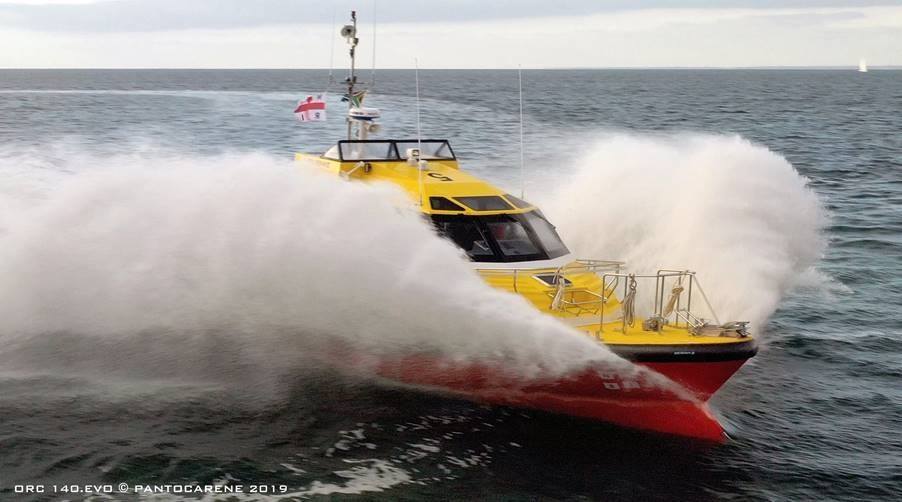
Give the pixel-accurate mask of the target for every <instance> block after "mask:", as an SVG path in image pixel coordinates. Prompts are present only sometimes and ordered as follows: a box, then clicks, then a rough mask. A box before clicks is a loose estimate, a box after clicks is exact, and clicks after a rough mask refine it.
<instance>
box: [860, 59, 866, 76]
mask: <svg viewBox="0 0 902 502" xmlns="http://www.w3.org/2000/svg"><path fill="white" fill-rule="evenodd" d="M858 72H859V73H867V72H868V62H867V61H866V60H865V59H864V58H861V59H859V60H858Z"/></svg>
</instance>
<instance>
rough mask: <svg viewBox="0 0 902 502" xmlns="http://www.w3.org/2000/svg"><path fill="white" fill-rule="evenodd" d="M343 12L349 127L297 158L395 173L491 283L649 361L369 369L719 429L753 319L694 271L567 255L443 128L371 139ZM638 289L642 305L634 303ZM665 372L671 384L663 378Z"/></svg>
mask: <svg viewBox="0 0 902 502" xmlns="http://www.w3.org/2000/svg"><path fill="white" fill-rule="evenodd" d="M351 19H352V23H353V24H351V25H348V26H345V27H344V28H343V29H342V35H344V36H345V37H346V38H348V42H349V44H350V45H351V50H350V54H351V58H352V62H351V65H350V68H351V69H350V71H349V75H348V77H347V79H346V80H345V81H344V85H345V86H346V92H347V94H346V97H347V98H348V99H347V100H348V106H349V108H348V114H347V118H346V120H347V125H348V137H347V139H342V140H339V141H337V143H336V144H335V145H334V146H332V147H331V148H329V149H328V150H327V151H326V152H324V153H297V154H296V155H295V158H296V160H297V161H299V162H301V163H302V164H303V166H304V167H303V168H304V169H313V168H315V169H320V170H322V171H325V172H327V173H330V174H332V175H335V176H338V177H341V178H343V179H345V180H348V181H350V182H360V183H374V182H383V183H385V182H387V183H392V184H394V185H396V186H397V187H399V188H400V189H401V190H403V191H404V192H405V193H406V194H407V195H409V202H410V203H411V204H413V205H414V206H415V207H416V209H417V210H418V211H419V212H421V213H422V214H423V215H424V216H425V217H426V218H428V219H429V220H430V221H431V222H432V224H433V225H434V228H435V231H436V232H437V233H438V234H439V235H440V236H442V237H444V238H447V239H449V240H451V241H452V242H454V243H455V244H456V245H457V246H458V247H459V248H460V249H462V251H463V252H464V253H465V254H466V256H467V257H468V258H469V260H470V262H471V263H472V266H473V269H474V270H475V272H476V273H477V274H479V275H480V276H481V277H482V278H483V279H484V280H485V282H486V283H488V284H489V285H491V286H492V287H495V288H498V289H501V290H504V291H506V292H509V293H510V294H513V295H520V296H522V297H523V298H525V299H526V300H528V302H529V303H530V304H532V306H534V307H535V308H536V309H537V310H539V311H541V312H542V313H544V314H546V315H548V316H552V317H554V318H556V319H558V320H559V321H560V322H561V323H565V324H567V325H569V326H572V328H573V329H574V330H577V331H579V332H582V333H583V334H584V335H585V336H586V337H589V338H591V339H592V340H594V341H595V343H599V344H604V345H606V346H607V347H608V348H609V349H610V350H611V351H613V352H614V353H615V354H617V355H619V356H620V357H621V358H623V359H626V360H628V361H631V362H633V363H634V364H635V365H637V366H638V367H640V368H645V369H647V370H651V371H645V370H643V371H642V372H633V373H630V372H612V371H609V368H596V367H587V368H583V369H581V370H579V371H576V372H574V373H572V374H568V375H563V376H561V375H546V376H542V375H538V376H532V377H529V378H525V377H523V376H522V375H518V374H516V373H513V372H510V371H507V369H506V368H504V367H503V365H498V364H488V363H475V362H469V363H461V362H459V361H450V360H444V359H442V358H441V357H440V356H437V355H435V354H412V355H411V354H408V355H405V356H399V357H398V359H397V360H382V361H380V362H379V363H378V364H377V365H376V368H375V371H376V373H377V374H378V375H379V376H380V377H381V378H382V379H384V380H387V381H390V382H394V383H398V384H402V385H407V386H411V387H413V388H417V389H425V390H428V391H432V392H436V391H437V392H443V393H447V394H450V395H453V396H458V397H461V398H464V399H469V400H472V401H476V402H482V403H489V404H497V405H506V406H513V407H523V408H533V409H539V410H544V411H549V412H552V413H561V414H567V415H573V416H577V417H583V418H589V419H595V420H600V421H605V422H610V423H613V424H617V425H620V426H626V427H630V428H636V429H642V430H647V431H655V432H659V433H665V434H673V435H678V436H687V437H693V438H701V439H706V440H712V441H721V440H724V438H725V433H724V429H723V427H722V426H721V424H720V423H719V422H718V420H717V419H716V418H715V417H714V415H713V414H712V413H711V411H710V409H709V408H708V405H707V402H708V400H709V399H710V398H711V396H712V395H714V393H715V392H717V390H718V389H719V388H720V387H721V386H722V385H723V384H724V383H725V382H726V381H727V380H728V379H729V378H730V377H731V376H732V375H733V374H734V373H735V372H736V371H737V370H738V369H739V368H740V367H741V366H742V365H743V364H744V363H745V362H746V361H747V360H748V359H749V358H751V357H752V356H754V355H755V353H756V351H757V345H756V341H755V338H754V337H753V336H752V335H751V334H750V331H749V324H748V323H747V322H725V323H723V322H721V321H720V320H719V319H717V317H716V315H714V314H713V309H711V308H710V303H709V302H708V299H707V297H706V296H705V293H704V290H703V289H702V287H701V282H700V279H699V277H697V275H696V274H695V273H694V272H692V271H689V270H671V269H661V270H657V271H655V272H654V273H646V274H638V273H633V272H630V271H629V270H628V268H627V267H626V264H625V263H623V262H621V261H616V260H607V259H594V258H580V257H577V256H574V254H573V253H571V252H570V250H569V248H568V247H567V246H566V244H565V243H564V242H563V241H562V239H561V238H560V236H559V235H558V233H557V231H556V229H555V227H554V225H553V224H552V223H551V222H550V221H549V220H548V218H547V217H546V216H545V215H544V214H543V213H542V212H541V210H540V209H539V208H538V207H536V205H535V204H533V203H531V202H529V201H527V200H524V199H523V198H521V197H517V196H514V195H512V194H510V193H508V192H506V191H504V190H502V189H500V188H498V187H496V186H494V185H493V184H491V183H489V182H488V181H486V180H483V179H480V178H478V177H476V176H474V175H473V174H471V173H468V172H467V171H466V170H464V169H463V168H462V167H461V165H460V159H458V158H457V156H456V155H455V153H454V150H453V149H452V147H451V144H450V142H449V141H448V140H446V139H424V138H419V137H416V138H404V139H372V138H371V137H370V134H371V133H373V134H375V133H377V132H378V131H379V124H378V123H377V119H378V118H379V117H380V111H379V110H378V109H375V108H366V107H363V106H362V100H361V99H359V98H360V96H362V94H361V91H360V87H361V85H362V83H361V82H358V80H357V77H356V75H355V74H354V63H353V57H354V49H355V47H356V45H357V43H358V39H357V37H356V30H357V27H356V15H354V14H353V13H352V16H351ZM418 92H419V91H418ZM355 96H356V97H357V98H358V99H352V98H354V97H355ZM310 166H315V167H310ZM643 290H644V291H643ZM640 293H641V294H640ZM642 299H647V300H648V302H647V303H648V305H640V303H641V302H642ZM702 313H706V316H703V315H702ZM344 359H345V360H346V361H356V359H355V357H353V356H349V357H345V358H344ZM659 376H663V377H666V378H661V379H660V380H661V381H666V382H669V383H673V384H675V385H662V384H661V381H658V380H656V378H658V377H659Z"/></svg>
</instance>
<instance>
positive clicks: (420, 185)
mask: <svg viewBox="0 0 902 502" xmlns="http://www.w3.org/2000/svg"><path fill="white" fill-rule="evenodd" d="M413 66H414V71H413V75H414V81H415V82H416V87H417V157H419V155H420V152H422V151H423V140H422V138H423V135H422V134H421V133H420V61H419V60H418V59H417V58H413ZM417 185H418V188H419V192H420V205H421V206H422V205H423V165H422V164H421V163H420V159H419V158H417Z"/></svg>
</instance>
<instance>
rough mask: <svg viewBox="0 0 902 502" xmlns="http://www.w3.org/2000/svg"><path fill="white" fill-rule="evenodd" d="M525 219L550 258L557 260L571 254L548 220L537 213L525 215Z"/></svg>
mask: <svg viewBox="0 0 902 502" xmlns="http://www.w3.org/2000/svg"><path fill="white" fill-rule="evenodd" d="M523 217H524V218H526V221H527V222H528V223H529V226H530V227H532V231H533V233H535V235H536V237H537V238H538V239H539V243H541V245H542V247H543V248H545V251H547V252H548V256H549V257H551V258H557V257H558V256H563V255H565V254H567V253H568V252H569V250H568V249H567V246H565V245H564V243H563V242H562V241H561V238H560V236H558V234H557V231H556V230H555V229H554V226H553V225H552V224H551V223H548V220H546V219H545V218H543V217H541V216H539V215H538V214H536V212H535V211H533V212H529V213H523Z"/></svg>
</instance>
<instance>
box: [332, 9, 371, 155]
mask: <svg viewBox="0 0 902 502" xmlns="http://www.w3.org/2000/svg"><path fill="white" fill-rule="evenodd" d="M341 36H343V37H344V38H345V40H347V42H348V44H349V45H350V46H351V48H350V50H349V51H348V53H349V54H350V56H351V66H350V68H349V69H348V78H346V79H345V84H346V85H347V86H348V94H347V100H348V117H347V121H348V140H352V139H354V124H356V125H357V138H356V139H359V140H365V139H366V138H367V134H368V133H370V132H373V133H375V132H377V131H378V130H379V124H377V123H376V119H378V118H379V115H380V113H379V110H378V109H376V108H364V107H363V99H364V93H365V92H366V90H365V89H364V90H363V91H359V94H360V95H359V96H355V95H354V86H356V85H357V65H356V63H357V62H356V55H357V43H358V42H360V39H359V38H357V11H354V10H352V11H351V24H347V25H345V26H343V27H342V28H341ZM374 58H375V52H374ZM373 73H374V74H375V66H374V67H373Z"/></svg>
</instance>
